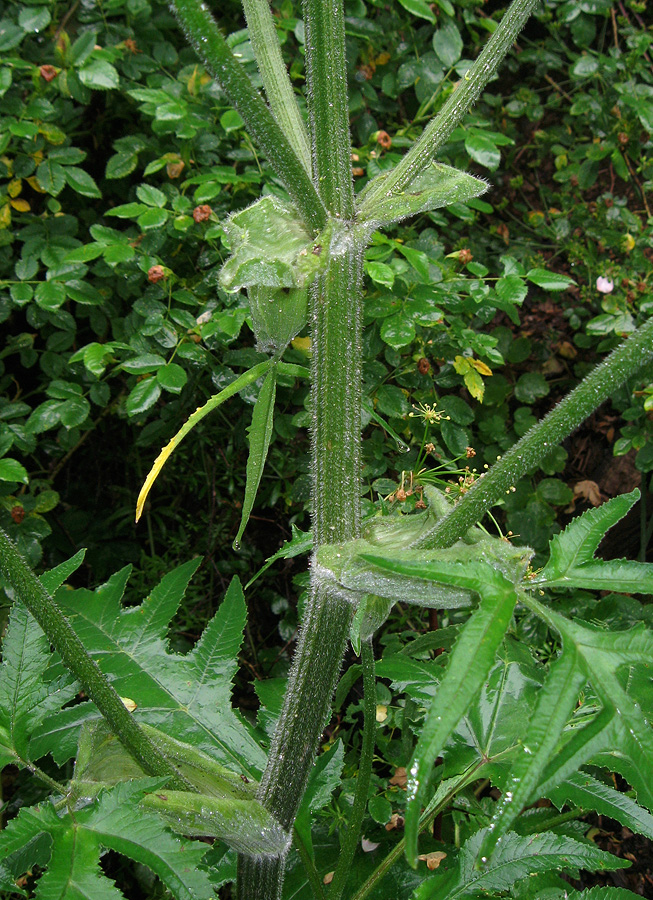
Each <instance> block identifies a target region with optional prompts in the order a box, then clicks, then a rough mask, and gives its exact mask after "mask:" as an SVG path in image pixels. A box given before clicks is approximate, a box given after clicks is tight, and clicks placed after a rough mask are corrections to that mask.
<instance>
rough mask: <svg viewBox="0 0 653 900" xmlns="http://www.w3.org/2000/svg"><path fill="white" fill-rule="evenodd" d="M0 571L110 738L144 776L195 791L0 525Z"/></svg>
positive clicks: (174, 787) (181, 789) (175, 787)
mask: <svg viewBox="0 0 653 900" xmlns="http://www.w3.org/2000/svg"><path fill="white" fill-rule="evenodd" d="M0 572H2V574H3V575H4V576H5V578H6V579H7V581H8V582H9V583H10V584H11V586H12V587H13V588H14V590H15V591H16V594H17V596H18V597H19V598H20V600H21V601H22V602H23V603H24V604H25V606H26V607H27V609H28V610H29V611H30V613H31V614H32V615H33V616H34V618H35V619H36V621H37V622H38V624H39V625H40V626H41V628H42V629H43V631H44V632H45V634H46V636H47V638H48V640H49V641H50V643H51V644H52V645H53V647H54V648H55V650H56V651H57V652H58V653H59V655H60V656H61V659H62V662H63V664H64V665H65V666H66V668H67V669H69V670H70V671H71V672H72V673H73V675H74V676H75V678H77V679H78V680H79V681H80V682H81V684H82V686H83V687H84V690H85V691H86V693H87V694H88V695H89V697H90V698H91V700H92V701H93V702H94V703H95V705H96V706H97V708H98V709H99V711H100V712H101V713H102V715H103V716H104V718H105V719H106V720H107V722H108V723H109V726H110V728H111V730H112V731H113V733H114V734H115V735H116V737H117V738H118V739H119V740H120V742H121V743H122V744H123V746H124V747H125V749H126V750H128V751H129V753H131V755H132V756H133V757H134V759H135V760H136V761H137V762H138V764H139V765H140V766H141V768H142V769H143V771H144V772H146V773H147V774H148V775H158V776H166V777H168V778H169V781H168V785H169V787H170V788H172V789H174V790H179V791H183V790H190V791H195V790H196V788H194V787H193V785H192V784H191V783H190V782H188V781H186V779H185V778H184V777H183V776H182V775H181V774H180V773H179V772H178V771H177V769H176V768H175V767H174V766H173V765H172V764H171V763H170V762H169V761H168V760H167V759H166V757H165V756H164V755H163V754H162V753H161V752H160V751H159V749H158V748H157V747H156V746H155V745H154V744H153V743H152V741H151V740H150V739H149V737H148V736H147V735H146V734H145V733H144V731H143V730H142V729H141V728H140V727H139V725H138V724H137V722H136V721H135V719H134V718H133V716H132V715H131V713H129V712H128V711H127V709H126V708H125V706H124V704H123V702H122V700H121V699H120V697H119V696H118V694H117V693H116V691H115V689H114V688H113V687H112V685H111V684H109V682H108V681H107V679H106V677H105V676H104V675H103V674H102V672H101V671H100V669H99V667H98V666H97V664H96V663H95V661H94V660H93V659H92V658H91V657H90V656H89V654H88V653H87V652H86V649H85V647H84V645H83V644H82V642H81V640H80V639H79V637H78V636H77V634H76V633H75V631H74V630H73V628H72V627H71V625H70V623H69V622H68V620H67V619H66V617H65V616H64V614H63V612H62V611H61V610H60V609H59V607H58V606H57V604H56V603H55V601H54V600H53V599H52V597H51V596H50V595H49V594H48V592H47V591H46V589H45V588H44V587H43V585H42V584H41V582H40V581H39V579H38V578H37V577H36V575H35V574H34V573H33V572H32V570H31V569H30V567H29V566H28V565H27V563H26V562H25V560H24V559H23V557H22V556H21V554H20V553H19V551H18V549H17V548H16V546H15V544H14V543H13V541H12V540H11V539H10V538H9V536H8V535H7V534H6V532H5V531H4V530H3V529H2V528H0Z"/></svg>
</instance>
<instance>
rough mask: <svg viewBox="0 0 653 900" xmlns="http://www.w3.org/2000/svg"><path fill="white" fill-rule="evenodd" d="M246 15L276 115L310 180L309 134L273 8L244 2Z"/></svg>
mask: <svg viewBox="0 0 653 900" xmlns="http://www.w3.org/2000/svg"><path fill="white" fill-rule="evenodd" d="M243 11H244V12H245V18H246V19H247V30H248V32H249V39H250V41H251V42H252V47H253V49H254V56H255V57H256V63H257V65H258V70H259V72H260V73H261V78H262V79H263V87H264V88H265V94H266V96H267V98H268V103H269V104H270V109H271V110H272V115H273V116H274V118H275V119H276V120H277V122H278V123H279V125H280V127H281V130H282V131H283V133H284V134H285V135H286V137H287V138H288V141H289V142H290V145H291V147H292V148H293V150H294V152H295V155H296V156H297V157H298V159H299V160H300V162H301V164H302V165H303V166H304V168H305V169H306V171H307V173H308V174H309V176H310V174H311V149H310V146H309V142H308V132H307V131H306V126H305V125H304V120H303V119H302V117H301V114H300V112H299V107H298V105H297V99H296V98H295V93H294V91H293V89H292V84H291V83H290V78H289V77H288V72H287V70H286V67H285V65H284V62H283V58H282V56H281V47H280V46H279V40H278V38H277V32H276V29H275V27H274V19H273V18H272V11H271V9H270V4H269V2H268V0H243Z"/></svg>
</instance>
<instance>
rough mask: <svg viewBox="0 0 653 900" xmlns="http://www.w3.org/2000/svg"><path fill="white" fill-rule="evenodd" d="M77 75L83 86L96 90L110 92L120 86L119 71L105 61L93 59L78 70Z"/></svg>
mask: <svg viewBox="0 0 653 900" xmlns="http://www.w3.org/2000/svg"><path fill="white" fill-rule="evenodd" d="M77 75H78V77H79V80H80V81H81V82H82V84H85V85H86V87H90V88H95V89H96V90H101V91H109V90H113V88H117V87H118V85H119V84H120V76H119V75H118V70H117V69H116V67H115V66H112V65H111V63H110V62H107V61H106V60H104V59H92V60H91V61H90V62H89V63H87V64H86V65H85V66H83V67H82V68H81V69H78V70H77Z"/></svg>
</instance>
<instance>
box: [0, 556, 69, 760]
mask: <svg viewBox="0 0 653 900" xmlns="http://www.w3.org/2000/svg"><path fill="white" fill-rule="evenodd" d="M69 562H71V561H69ZM68 565H69V564H68V563H66V564H64V566H68ZM71 571H73V570H71ZM51 574H53V573H51ZM66 577H67V575H66V574H64V580H65V578H66ZM57 578H58V576H57V575H53V580H54V581H55V582H56V580H57ZM50 662H51V653H50V643H49V641H48V640H47V638H46V637H45V635H44V634H43V632H42V631H41V629H40V627H39V626H38V625H37V623H36V621H35V619H34V618H33V617H32V615H31V614H30V613H29V612H28V611H27V609H26V608H25V607H24V606H23V604H22V603H20V602H19V601H16V602H15V603H14V604H13V606H12V609H11V613H10V615H9V625H8V627H7V632H6V635H5V637H4V641H3V645H2V665H0V760H2V759H3V758H4V762H5V763H6V762H8V761H12V762H19V761H27V760H29V759H32V758H38V757H33V756H32V755H31V754H30V750H29V742H30V738H31V735H32V733H33V732H34V730H36V728H37V727H38V725H39V723H40V722H41V721H42V720H43V718H44V717H45V716H47V715H48V714H50V713H52V712H53V711H55V710H59V709H60V708H61V707H62V706H63V705H64V704H65V703H67V702H68V701H69V700H71V699H72V697H73V696H74V695H75V689H74V688H73V687H72V686H71V679H70V678H69V677H67V676H64V677H63V679H62V680H61V681H59V682H52V683H48V684H46V682H45V681H44V679H43V675H44V672H45V670H46V669H47V667H48V665H49V664H50Z"/></svg>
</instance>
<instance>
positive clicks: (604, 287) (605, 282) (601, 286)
mask: <svg viewBox="0 0 653 900" xmlns="http://www.w3.org/2000/svg"><path fill="white" fill-rule="evenodd" d="M596 289H597V291H599V292H600V293H601V294H609V293H611V292H612V291H613V290H614V281H610V279H609V278H606V277H605V275H599V277H598V278H597V279H596Z"/></svg>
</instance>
